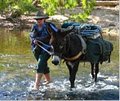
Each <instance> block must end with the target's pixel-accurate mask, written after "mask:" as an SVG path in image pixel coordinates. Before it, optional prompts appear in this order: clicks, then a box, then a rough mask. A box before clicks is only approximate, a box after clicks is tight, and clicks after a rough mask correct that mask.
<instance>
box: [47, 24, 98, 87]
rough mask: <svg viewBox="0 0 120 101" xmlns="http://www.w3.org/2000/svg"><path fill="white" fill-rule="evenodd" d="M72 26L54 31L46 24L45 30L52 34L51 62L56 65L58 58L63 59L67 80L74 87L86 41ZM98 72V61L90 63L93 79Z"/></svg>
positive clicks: (95, 78)
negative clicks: (67, 73)
mask: <svg viewBox="0 0 120 101" xmlns="http://www.w3.org/2000/svg"><path fill="white" fill-rule="evenodd" d="M73 29H74V27H71V28H69V29H61V30H58V31H57V32H55V31H54V30H52V28H51V27H50V26H49V25H48V26H47V30H48V32H49V33H50V34H51V35H52V37H51V38H52V39H51V40H52V43H51V44H52V46H53V51H54V53H53V57H52V63H53V64H54V65H58V64H59V63H60V59H64V60H65V62H66V65H67V67H68V70H69V75H70V76H69V80H70V84H71V88H74V87H75V84H74V82H75V77H76V73H77V71H78V66H79V63H80V62H81V61H83V60H84V56H85V51H86V43H85V41H84V40H83V38H82V37H81V36H78V35H77V34H75V33H73V32H72V30H73ZM98 72H99V61H98V62H97V63H91V75H92V78H93V79H94V81H95V82H96V81H97V74H98Z"/></svg>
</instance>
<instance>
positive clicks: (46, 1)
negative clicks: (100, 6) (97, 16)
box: [41, 0, 96, 22]
mask: <svg viewBox="0 0 120 101" xmlns="http://www.w3.org/2000/svg"><path fill="white" fill-rule="evenodd" d="M60 1H61V3H62V7H61V5H60V4H59V2H60ZM95 1H96V0H90V1H88V0H82V9H83V12H82V13H77V14H72V15H71V16H70V19H72V20H74V21H76V22H83V21H85V20H86V19H87V17H88V16H89V15H90V14H91V11H92V10H93V8H94V5H95ZM79 3H80V0H41V7H42V8H44V11H45V12H46V13H47V14H48V15H54V14H55V12H56V11H57V10H60V11H61V13H62V14H63V13H64V9H70V8H75V7H77V6H78V4H79Z"/></svg>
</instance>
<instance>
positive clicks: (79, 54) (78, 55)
mask: <svg viewBox="0 0 120 101" xmlns="http://www.w3.org/2000/svg"><path fill="white" fill-rule="evenodd" d="M81 55H82V52H81V51H80V52H79V53H78V54H77V55H76V56H74V57H71V58H67V57H64V59H65V60H68V61H73V60H76V59H78V58H79V57H80V56H81Z"/></svg>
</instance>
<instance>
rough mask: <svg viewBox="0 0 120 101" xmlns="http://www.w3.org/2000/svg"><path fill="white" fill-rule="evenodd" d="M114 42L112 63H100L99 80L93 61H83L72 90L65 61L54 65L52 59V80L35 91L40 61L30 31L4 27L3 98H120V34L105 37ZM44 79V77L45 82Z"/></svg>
mask: <svg viewBox="0 0 120 101" xmlns="http://www.w3.org/2000/svg"><path fill="white" fill-rule="evenodd" d="M104 39H107V40H109V41H110V42H112V43H113V44H114V51H113V52H112V56H111V62H110V63H107V62H104V63H103V64H102V65H100V72H99V74H98V82H97V83H94V82H93V80H92V79H91V76H90V64H89V63H80V65H79V70H78V72H77V76H76V81H75V86H76V88H74V89H72V90H71V89H70V83H69V80H68V79H69V74H68V69H67V68H66V65H65V64H64V63H61V65H60V66H57V67H56V66H54V65H53V64H51V59H50V60H49V67H50V69H51V78H52V83H50V84H48V85H40V90H39V91H31V89H32V87H33V84H34V79H35V71H34V67H35V65H36V60H35V58H34V56H33V54H32V53H31V49H30V40H29V34H28V31H6V30H4V29H0V100H36V99H41V100H118V99H119V61H118V60H119V48H118V46H119V45H118V43H119V42H118V41H119V40H118V37H111V36H109V37H104ZM43 81H44V79H43V80H42V82H43Z"/></svg>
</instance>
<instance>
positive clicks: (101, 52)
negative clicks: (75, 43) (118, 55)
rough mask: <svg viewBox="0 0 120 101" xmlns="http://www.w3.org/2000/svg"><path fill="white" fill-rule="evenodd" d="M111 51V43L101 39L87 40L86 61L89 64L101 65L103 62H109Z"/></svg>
mask: <svg viewBox="0 0 120 101" xmlns="http://www.w3.org/2000/svg"><path fill="white" fill-rule="evenodd" d="M112 51H113V45H112V43H111V42H109V41H106V40H103V39H101V38H97V39H89V40H87V52H86V55H85V57H86V60H87V61H89V62H91V63H98V62H100V63H101V64H102V63H103V61H108V62H110V56H111V52H112Z"/></svg>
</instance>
